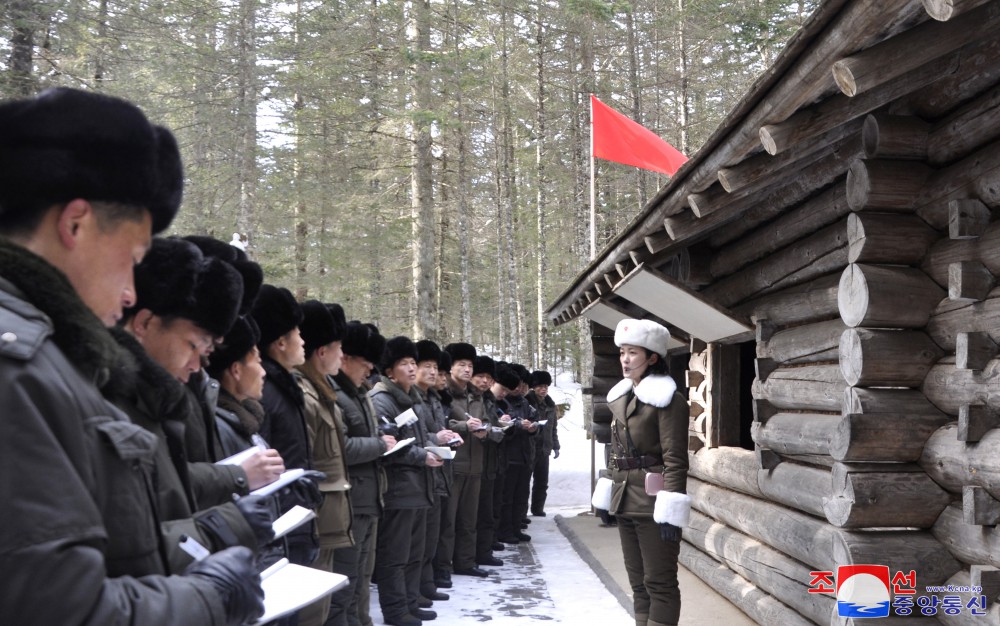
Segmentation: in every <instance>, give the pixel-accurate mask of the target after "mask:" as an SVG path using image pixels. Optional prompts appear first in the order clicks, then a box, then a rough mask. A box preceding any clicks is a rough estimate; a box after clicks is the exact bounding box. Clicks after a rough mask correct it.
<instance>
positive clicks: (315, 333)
mask: <svg viewBox="0 0 1000 626" xmlns="http://www.w3.org/2000/svg"><path fill="white" fill-rule="evenodd" d="M345 326H347V321H346V319H345V317H344V309H343V308H341V306H340V305H339V304H336V305H326V304H323V303H322V302H319V301H317V300H308V301H306V302H303V303H302V324H301V325H300V326H299V331H300V333H301V335H302V340H303V341H304V342H305V349H306V362H305V363H303V364H302V365H299V366H298V367H296V368H295V379H296V380H297V381H298V383H299V387H301V388H302V393H303V395H304V396H305V416H306V425H307V426H308V429H309V444H310V449H311V450H312V460H313V467H315V468H316V469H317V470H319V471H321V472H323V473H324V474H326V478H325V479H323V480H322V481H321V482H320V484H319V488H320V491H322V492H323V502H322V504H321V505H320V507H319V510H318V511H317V518H316V528H317V530H318V531H319V556H318V557H317V559H316V560H315V561H313V563H312V567H315V568H316V569H321V570H324V571H327V572H330V571H333V554H334V550H336V549H338V548H349V547H351V546H352V545H353V544H354V541H353V540H352V539H351V519H352V514H351V501H350V498H349V497H348V489H350V487H351V485H350V482H349V481H348V475H347V474H348V473H347V459H346V457H345V456H344V448H345V445H344V435H343V432H342V431H343V430H344V419H343V416H342V414H341V410H340V407H338V406H337V394H336V392H335V391H334V390H333V387H332V386H331V385H330V378H329V377H331V376H335V375H337V374H338V373H340V364H341V358H342V356H343V352H342V350H341V341H342V340H343V338H344V327H345ZM337 593H338V594H339V595H341V596H342V597H341V598H340V601H339V602H337V603H336V604H337V607H338V608H343V610H344V611H345V613H344V614H343V615H337V616H335V619H334V622H335V623H336V622H338V621H339V622H341V623H345V624H346V623H347V622H346V617H347V616H346V606H347V604H348V603H349V600H350V591H348V592H346V593H345V592H344V590H343V589H341V590H339V591H338V592H337ZM330 607H331V602H330V597H329V596H324V597H323V598H320V599H319V600H318V601H316V602H314V603H312V604H310V605H309V606H307V607H305V608H304V609H302V610H301V611H300V613H299V624H300V626H321V625H322V624H324V623H325V622H326V620H327V616H328V615H329V613H330Z"/></svg>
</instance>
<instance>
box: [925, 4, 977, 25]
mask: <svg viewBox="0 0 1000 626" xmlns="http://www.w3.org/2000/svg"><path fill="white" fill-rule="evenodd" d="M922 1H923V4H924V10H926V11H927V15H930V16H931V17H932V18H934V19H936V20H939V21H941V22H947V21H948V20H950V19H951V18H953V17H958V16H959V15H961V14H962V13H964V12H966V11H971V10H972V9H974V8H976V7H978V6H979V5H981V4H984V3H985V2H988V1H989V0H922Z"/></svg>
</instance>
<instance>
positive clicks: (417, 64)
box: [407, 0, 437, 339]
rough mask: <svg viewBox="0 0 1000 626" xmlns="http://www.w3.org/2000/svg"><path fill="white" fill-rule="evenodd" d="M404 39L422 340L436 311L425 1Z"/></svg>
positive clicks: (417, 321) (416, 320) (417, 333)
mask: <svg viewBox="0 0 1000 626" xmlns="http://www.w3.org/2000/svg"><path fill="white" fill-rule="evenodd" d="M410 10H411V14H410V19H409V24H408V28H407V30H408V38H409V40H410V53H411V58H412V59H413V61H412V62H411V64H410V67H409V74H410V79H409V82H410V98H411V101H410V107H411V109H410V117H411V122H410V124H411V126H410V132H411V136H410V140H411V141H412V144H411V156H412V159H413V160H412V164H411V174H410V207H411V209H412V215H411V217H412V219H413V228H412V234H413V237H412V239H413V301H414V303H415V311H414V313H415V315H414V316H413V337H414V338H415V339H418V338H419V339H423V338H426V337H434V336H435V335H436V333H437V328H436V323H437V313H436V311H435V310H434V294H435V292H436V291H437V289H436V286H435V284H434V179H433V176H434V172H433V163H434V161H433V159H434V157H433V155H432V154H431V120H430V117H429V115H430V113H429V112H430V110H431V108H432V103H431V101H430V98H431V80H432V76H431V66H430V63H429V61H427V60H426V54H429V53H430V51H431V33H430V27H431V9H430V1H429V0H414V1H413V2H412V3H411V5H410Z"/></svg>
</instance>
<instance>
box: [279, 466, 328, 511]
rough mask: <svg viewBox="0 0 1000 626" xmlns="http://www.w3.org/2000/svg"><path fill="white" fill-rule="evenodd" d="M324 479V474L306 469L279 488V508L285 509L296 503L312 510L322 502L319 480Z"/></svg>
mask: <svg viewBox="0 0 1000 626" xmlns="http://www.w3.org/2000/svg"><path fill="white" fill-rule="evenodd" d="M324 479H326V474H324V473H323V472H317V471H315V470H308V471H306V473H305V474H303V475H302V476H300V477H299V478H296V479H295V480H294V481H293V482H292V483H290V484H289V485H288V486H287V487H285V488H284V489H282V490H281V510H283V511H287V510H288V509H290V508H292V507H293V506H295V505H296V504H297V505H299V506H304V507H305V508H307V509H313V510H314V511H315V510H316V509H318V508H319V505H320V504H322V503H323V492H322V491H320V490H319V481H321V480H324Z"/></svg>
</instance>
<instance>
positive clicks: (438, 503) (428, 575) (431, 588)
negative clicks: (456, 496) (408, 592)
mask: <svg viewBox="0 0 1000 626" xmlns="http://www.w3.org/2000/svg"><path fill="white" fill-rule="evenodd" d="M443 502H447V500H446V499H445V500H442V497H441V496H439V495H437V494H435V495H434V504H433V505H431V508H429V509H428V510H427V524H426V528H427V532H426V536H425V540H424V558H423V560H422V561H421V563H420V593H421V594H423V595H425V596H427V595H429V594H433V593H434V592H435V591H437V587H436V586H435V585H434V556H435V555H436V554H437V546H438V540H439V539H440V538H441V518H443V517H444V511H443V510H442V509H443V508H444V507H443V506H442V503H443Z"/></svg>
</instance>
